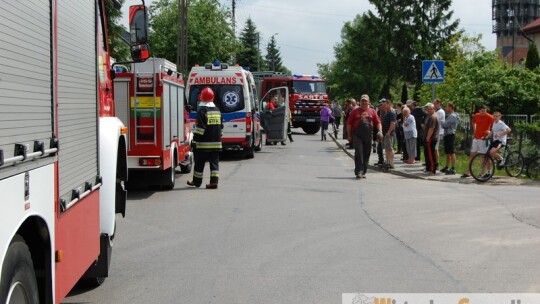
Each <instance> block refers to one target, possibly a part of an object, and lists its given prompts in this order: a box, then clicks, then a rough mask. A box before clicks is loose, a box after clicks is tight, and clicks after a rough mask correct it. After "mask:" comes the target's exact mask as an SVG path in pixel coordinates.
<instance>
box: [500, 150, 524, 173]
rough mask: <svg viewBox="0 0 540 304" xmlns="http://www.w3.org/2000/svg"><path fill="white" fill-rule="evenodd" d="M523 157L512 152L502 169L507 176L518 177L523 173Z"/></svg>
mask: <svg viewBox="0 0 540 304" xmlns="http://www.w3.org/2000/svg"><path fill="white" fill-rule="evenodd" d="M523 163H524V162H523V155H521V153H519V152H516V151H513V152H511V153H510V154H508V156H506V159H505V160H504V169H505V170H506V173H507V174H508V176H512V177H518V176H519V175H520V174H521V172H523Z"/></svg>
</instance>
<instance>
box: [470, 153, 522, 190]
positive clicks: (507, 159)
mask: <svg viewBox="0 0 540 304" xmlns="http://www.w3.org/2000/svg"><path fill="white" fill-rule="evenodd" d="M502 149H504V151H503V154H502V157H503V160H504V162H503V164H502V165H499V164H496V163H495V160H494V159H493V158H492V157H491V155H489V151H486V153H478V154H476V155H475V156H474V157H473V159H471V162H470V163H469V170H470V172H471V176H472V177H473V178H474V179H475V180H477V181H479V182H487V181H488V180H490V179H491V178H492V177H493V174H494V173H495V168H497V169H498V170H502V168H504V170H505V171H506V174H508V176H511V177H518V176H519V175H520V174H521V172H523V167H524V161H523V155H522V154H521V153H520V152H519V151H512V150H511V148H510V146H509V145H505V146H503V148H502Z"/></svg>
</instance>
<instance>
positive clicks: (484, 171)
mask: <svg viewBox="0 0 540 304" xmlns="http://www.w3.org/2000/svg"><path fill="white" fill-rule="evenodd" d="M469 170H470V171H471V176H472V177H474V179H475V180H477V181H479V182H486V181H488V180H489V179H490V178H492V177H493V172H494V171H495V161H494V160H493V159H492V158H491V157H490V156H489V155H485V154H476V155H475V156H474V157H473V159H471V162H470V163H469Z"/></svg>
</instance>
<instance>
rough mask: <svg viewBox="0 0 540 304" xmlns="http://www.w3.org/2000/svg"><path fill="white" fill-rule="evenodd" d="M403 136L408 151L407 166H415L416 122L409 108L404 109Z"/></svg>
mask: <svg viewBox="0 0 540 304" xmlns="http://www.w3.org/2000/svg"><path fill="white" fill-rule="evenodd" d="M403 135H404V137H405V149H406V150H407V155H408V157H409V158H408V159H404V160H403V162H404V163H406V164H414V159H415V158H416V138H417V137H418V132H417V131H416V121H415V119H414V117H413V116H412V115H411V109H409V108H408V107H407V106H405V107H403Z"/></svg>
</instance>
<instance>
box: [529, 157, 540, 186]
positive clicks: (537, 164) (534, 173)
mask: <svg viewBox="0 0 540 304" xmlns="http://www.w3.org/2000/svg"><path fill="white" fill-rule="evenodd" d="M527 176H528V177H529V178H530V179H534V180H539V179H540V156H537V157H535V158H533V159H532V160H531V161H530V162H529V165H527Z"/></svg>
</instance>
